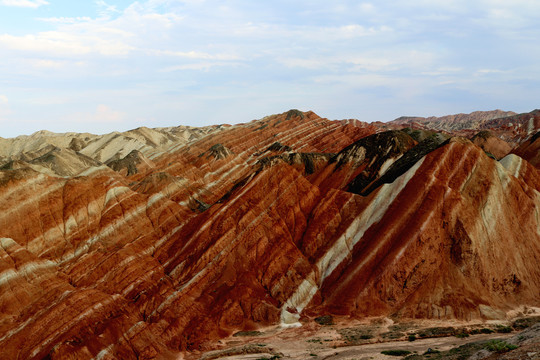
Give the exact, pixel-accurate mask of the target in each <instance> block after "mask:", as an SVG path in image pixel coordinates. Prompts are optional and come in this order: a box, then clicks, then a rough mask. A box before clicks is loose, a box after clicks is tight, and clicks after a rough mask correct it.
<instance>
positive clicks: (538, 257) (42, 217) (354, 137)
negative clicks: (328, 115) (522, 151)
mask: <svg viewBox="0 0 540 360" xmlns="http://www.w3.org/2000/svg"><path fill="white" fill-rule="evenodd" d="M411 135H412V134H409V133H407V131H388V132H381V128H380V127H379V126H376V125H373V124H366V123H362V122H359V121H351V120H347V121H329V120H327V119H323V118H320V117H318V116H317V115H316V114H314V113H312V112H300V111H298V110H291V111H289V112H287V113H284V114H280V115H273V116H269V117H266V118H264V119H261V120H257V121H253V122H250V123H247V124H239V125H234V126H216V127H210V128H203V129H185V128H182V129H181V130H179V128H169V129H158V130H151V129H137V130H133V131H132V132H131V133H129V134H128V133H123V134H120V133H118V134H110V135H104V136H101V137H98V136H95V135H92V136H91V135H82V137H79V136H78V135H75V134H68V135H64V137H65V138H64V137H63V136H60V135H54V136H53V135H50V134H44V136H42V137H39V136H36V137H34V138H32V137H29V138H26V140H28V141H29V143H31V142H35V143H36V144H37V145H35V144H34V145H35V146H30V145H29V143H25V141H23V140H21V139H20V138H16V139H7V140H4V139H2V141H5V142H4V143H3V144H4V145H2V151H3V152H2V154H3V156H4V157H5V158H6V159H7V161H6V164H7V165H5V166H4V168H3V170H1V171H0V348H1V349H2V355H3V356H4V357H6V358H10V359H11V358H12V359H17V358H19V359H42V358H50V359H153V358H166V357H168V356H171V357H174V356H176V355H175V354H178V353H179V352H182V351H192V350H197V349H208V348H211V347H212V346H213V345H212V344H213V343H214V341H215V340H217V339H219V338H221V337H224V336H227V335H229V334H231V333H233V332H236V331H239V330H251V329H256V328H257V327H259V326H263V325H268V324H283V325H284V326H296V325H299V324H300V323H301V322H303V321H305V320H306V319H307V318H309V317H317V316H320V315H328V314H336V315H339V314H345V315H350V316H351V317H353V318H355V317H364V316H379V315H380V316H389V315H393V316H396V317H402V318H449V319H462V320H470V319H491V318H497V317H504V316H505V313H506V312H507V311H509V310H512V309H514V308H516V307H518V306H521V305H528V306H540V298H539V297H538V294H539V293H540V268H539V267H538V265H537V264H538V263H540V221H539V216H538V214H539V211H540V193H539V191H540V177H539V175H538V171H537V170H536V169H535V168H534V166H532V165H531V164H529V163H528V162H527V161H525V160H523V159H522V158H521V157H519V156H517V155H515V154H511V155H508V156H506V157H504V158H503V159H502V160H501V161H496V160H494V159H493V158H491V157H489V156H488V155H487V154H486V152H485V151H484V150H482V149H481V148H480V147H478V146H477V145H475V144H473V143H472V142H471V141H469V140H467V139H464V138H451V139H447V138H448V135H444V136H443V135H440V134H435V133H426V134H424V135H425V136H424V135H422V136H420V137H418V136H415V137H412V136H411ZM31 138H32V139H31ZM36 138H39V139H41V140H36ZM17 139H19V140H17ZM5 144H8V145H9V144H11V145H9V146H8V145H5ZM10 146H12V147H13V148H12V147H10ZM51 146H54V147H57V148H60V149H62V150H61V151H60V152H59V151H57V150H53V149H52V148H50V147H51ZM15 148H16V149H15ZM51 151H52V152H51ZM88 157H90V158H91V159H89V158H88ZM49 158H50V159H49ZM36 159H41V160H36ZM67 159H71V160H69V161H68V160H67ZM85 161H86V162H85ZM93 162H95V163H93ZM104 162H106V163H107V164H108V165H109V166H106V165H103V163H104ZM67 163H69V164H67ZM83 163H84V166H83V165H81V164H83ZM44 169H45V170H44ZM299 322H300V323H299Z"/></svg>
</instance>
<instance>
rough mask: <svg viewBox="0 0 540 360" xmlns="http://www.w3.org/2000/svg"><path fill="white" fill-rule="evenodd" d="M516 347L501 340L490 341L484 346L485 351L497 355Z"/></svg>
mask: <svg viewBox="0 0 540 360" xmlns="http://www.w3.org/2000/svg"><path fill="white" fill-rule="evenodd" d="M517 348H518V346H517V345H513V344H509V343H507V342H506V341H502V340H491V341H489V342H488V343H487V344H486V349H487V350H489V351H495V352H498V353H503V352H507V351H510V350H514V349H517Z"/></svg>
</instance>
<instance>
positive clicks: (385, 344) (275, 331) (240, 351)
mask: <svg viewBox="0 0 540 360" xmlns="http://www.w3.org/2000/svg"><path fill="white" fill-rule="evenodd" d="M497 324H503V325H504V323H501V322H497ZM448 326H452V327H454V328H456V329H457V328H465V327H466V328H469V329H471V328H483V327H486V326H487V327H489V326H495V325H494V323H493V324H490V323H479V324H470V323H449V322H426V321H419V322H414V323H412V322H409V323H402V324H394V323H393V322H392V321H391V320H389V319H383V320H380V319H379V320H377V321H376V322H371V323H369V322H368V323H366V322H358V323H351V322H350V321H347V322H346V323H345V322H344V323H342V324H339V322H338V323H337V324H336V325H330V326H321V325H318V324H316V323H314V322H310V323H308V324H305V325H304V326H302V327H300V328H292V329H282V328H279V327H271V328H266V329H261V330H260V331H261V334H260V335H258V336H237V337H233V336H231V337H229V338H226V339H223V340H221V341H220V342H219V344H218V348H219V350H216V351H211V352H207V353H204V354H203V353H192V354H185V357H184V359H186V360H195V359H203V360H210V359H220V360H232V359H239V360H248V359H251V360H259V359H270V358H273V356H275V355H280V356H281V357H280V358H281V359H298V360H300V359H329V360H330V359H331V360H360V359H362V360H368V359H371V360H377V359H399V358H400V357H396V356H388V355H383V354H381V351H383V350H397V349H399V350H407V351H410V352H411V353H418V354H423V353H424V352H426V351H427V349H428V348H431V349H434V350H439V351H445V350H449V349H451V348H454V347H457V346H461V345H463V344H466V343H470V342H475V341H482V340H490V339H506V338H509V337H511V336H513V335H515V334H516V332H512V333H509V334H500V333H492V334H478V335H470V336H469V337H466V338H457V337H455V336H446V337H434V338H426V339H417V340H415V341H407V340H404V339H406V338H407V336H408V334H411V333H418V332H421V331H422V329H426V328H434V327H448ZM344 331H353V332H355V331H356V332H359V333H364V334H365V333H370V334H373V338H371V339H366V340H358V341H356V342H354V341H353V342H350V341H346V339H345V338H346V336H344V335H343V334H344ZM397 332H399V333H401V334H404V335H405V336H401V337H400V338H399V339H396V340H392V339H389V338H388V337H387V335H386V336H385V335H384V334H389V333H392V334H393V333H397ZM273 359H276V357H274V358H273Z"/></svg>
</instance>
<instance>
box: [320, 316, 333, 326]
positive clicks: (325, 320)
mask: <svg viewBox="0 0 540 360" xmlns="http://www.w3.org/2000/svg"><path fill="white" fill-rule="evenodd" d="M315 322H316V323H317V324H319V325H334V318H333V317H332V315H324V316H319V317H316V318H315Z"/></svg>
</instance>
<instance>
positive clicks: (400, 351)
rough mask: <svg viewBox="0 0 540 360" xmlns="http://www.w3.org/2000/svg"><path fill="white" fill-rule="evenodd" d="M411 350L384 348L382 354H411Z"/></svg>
mask: <svg viewBox="0 0 540 360" xmlns="http://www.w3.org/2000/svg"><path fill="white" fill-rule="evenodd" d="M410 353H411V352H410V351H408V350H384V351H381V354H383V355H390V356H405V355H409V354H410Z"/></svg>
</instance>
